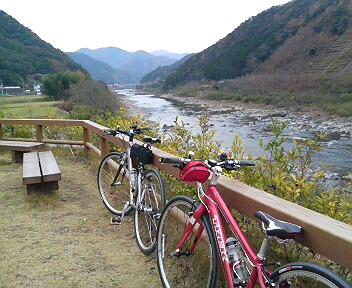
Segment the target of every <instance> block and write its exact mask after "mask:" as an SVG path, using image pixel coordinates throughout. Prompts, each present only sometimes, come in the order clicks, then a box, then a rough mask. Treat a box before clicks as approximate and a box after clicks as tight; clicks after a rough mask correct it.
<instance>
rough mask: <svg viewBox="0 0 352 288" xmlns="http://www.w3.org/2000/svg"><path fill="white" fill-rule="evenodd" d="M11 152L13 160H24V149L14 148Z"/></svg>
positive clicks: (18, 161)
mask: <svg viewBox="0 0 352 288" xmlns="http://www.w3.org/2000/svg"><path fill="white" fill-rule="evenodd" d="M11 152H12V161H15V162H17V163H22V162H23V152H22V151H15V150H12V151H11Z"/></svg>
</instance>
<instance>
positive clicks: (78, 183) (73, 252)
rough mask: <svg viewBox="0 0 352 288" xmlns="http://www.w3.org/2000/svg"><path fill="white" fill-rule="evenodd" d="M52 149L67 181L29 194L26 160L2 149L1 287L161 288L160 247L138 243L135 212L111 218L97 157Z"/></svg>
mask: <svg viewBox="0 0 352 288" xmlns="http://www.w3.org/2000/svg"><path fill="white" fill-rule="evenodd" d="M53 152H54V155H55V157H56V159H57V161H58V164H59V167H60V169H61V172H62V180H61V181H60V182H59V186H60V188H59V190H58V191H56V192H55V193H53V194H51V195H38V194H33V195H27V192H26V188H25V186H23V185H22V165H21V164H17V163H14V162H12V161H11V153H10V152H9V151H6V152H3V151H1V152H0V211H1V212H2V213H1V214H2V215H1V217H0V243H1V244H0V255H1V258H0V287H3V288H4V287H161V283H160V279H159V275H158V271H157V265H156V259H155V253H153V254H152V255H150V256H144V255H143V254H142V252H140V251H139V249H138V246H137V244H136V240H135V237H134V230H133V216H132V217H131V216H129V217H127V218H125V221H124V223H123V224H122V225H120V226H112V225H110V224H109V219H110V216H111V215H110V214H109V213H108V211H107V210H106V209H105V207H104V205H103V203H102V202H101V201H100V197H99V196H98V190H97V187H96V172H95V171H97V166H96V164H91V163H90V162H94V161H87V160H85V159H83V160H82V158H79V157H78V158H77V157H73V155H72V154H71V152H70V151H69V150H64V151H63V150H54V151H53Z"/></svg>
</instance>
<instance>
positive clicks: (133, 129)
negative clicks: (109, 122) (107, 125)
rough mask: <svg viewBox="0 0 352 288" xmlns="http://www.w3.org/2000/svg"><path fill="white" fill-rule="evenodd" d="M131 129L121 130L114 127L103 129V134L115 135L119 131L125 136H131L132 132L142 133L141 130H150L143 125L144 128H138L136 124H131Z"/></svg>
mask: <svg viewBox="0 0 352 288" xmlns="http://www.w3.org/2000/svg"><path fill="white" fill-rule="evenodd" d="M130 128H131V129H129V130H121V129H120V128H116V129H104V130H103V131H104V135H112V136H116V135H117V134H119V133H121V134H124V135H126V136H132V135H134V134H142V132H143V131H147V130H151V128H148V127H145V128H139V127H137V126H131V127H130Z"/></svg>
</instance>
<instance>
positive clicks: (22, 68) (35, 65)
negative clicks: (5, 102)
mask: <svg viewBox="0 0 352 288" xmlns="http://www.w3.org/2000/svg"><path fill="white" fill-rule="evenodd" d="M64 70H69V71H75V72H76V71H81V72H83V73H88V72H87V71H86V70H85V69H84V68H83V67H82V66H81V65H78V64H77V63H76V62H74V61H73V60H72V59H71V58H70V57H69V56H67V55H66V54H65V53H64V52H62V51H60V50H59V49H55V48H54V47H53V46H51V45H50V44H48V43H46V42H45V41H43V40H41V39H40V38H39V37H38V36H37V35H36V34H35V33H33V32H32V31H31V30H30V29H28V28H26V27H24V26H23V25H21V24H20V23H19V22H18V21H16V20H15V19H14V18H12V17H11V16H10V15H8V14H6V13H5V12H4V11H2V10H0V78H1V80H2V82H3V84H4V85H9V86H11V85H22V81H23V80H24V81H26V82H27V81H30V79H33V78H37V77H39V75H43V74H48V73H55V72H58V71H64Z"/></svg>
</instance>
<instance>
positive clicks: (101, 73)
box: [67, 52, 139, 84]
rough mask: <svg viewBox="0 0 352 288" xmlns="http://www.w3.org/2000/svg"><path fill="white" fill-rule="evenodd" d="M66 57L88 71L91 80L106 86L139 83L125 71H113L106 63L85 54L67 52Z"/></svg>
mask: <svg viewBox="0 0 352 288" xmlns="http://www.w3.org/2000/svg"><path fill="white" fill-rule="evenodd" d="M67 55H68V56H70V57H71V58H72V59H73V60H74V61H75V62H77V63H78V64H80V65H82V66H83V67H84V68H85V69H86V70H87V71H89V73H90V75H91V77H92V78H93V79H95V80H101V81H103V82H105V83H106V84H114V83H117V84H133V83H138V81H139V80H138V79H137V77H135V76H133V75H131V74H130V73H128V72H127V71H122V70H119V69H115V68H113V67H111V66H110V65H108V64H107V63H105V62H102V61H99V60H96V59H94V58H92V57H90V56H88V55H87V54H84V53H78V52H69V53H67Z"/></svg>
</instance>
